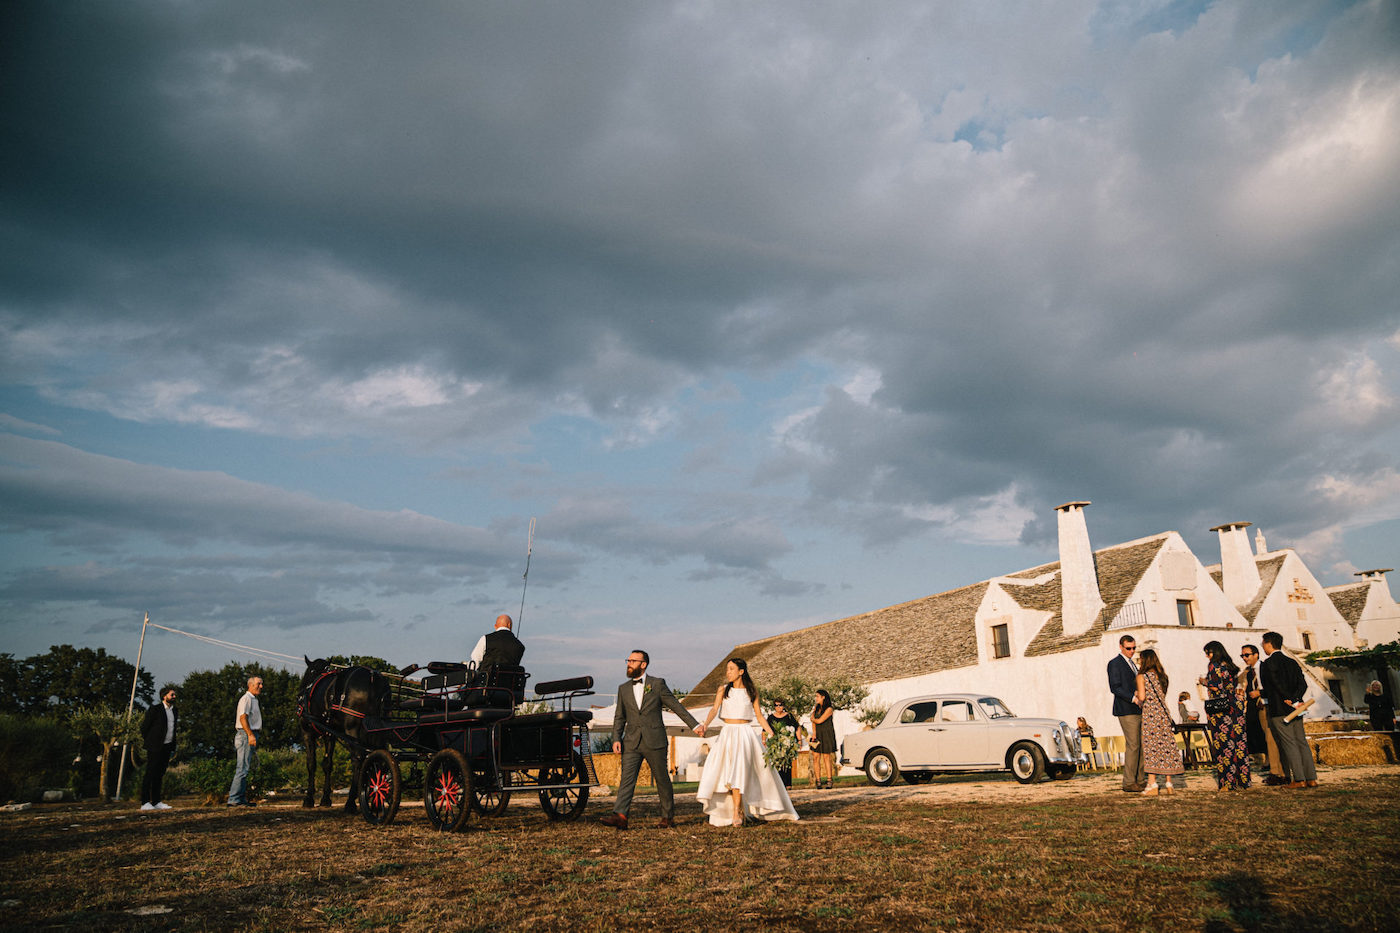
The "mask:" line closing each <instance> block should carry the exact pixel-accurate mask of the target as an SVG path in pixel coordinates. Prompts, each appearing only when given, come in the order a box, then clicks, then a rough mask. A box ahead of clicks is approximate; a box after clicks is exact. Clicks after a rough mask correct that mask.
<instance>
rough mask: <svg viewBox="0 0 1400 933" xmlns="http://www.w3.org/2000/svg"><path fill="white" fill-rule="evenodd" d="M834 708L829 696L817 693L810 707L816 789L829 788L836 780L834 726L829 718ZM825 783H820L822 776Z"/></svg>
mask: <svg viewBox="0 0 1400 933" xmlns="http://www.w3.org/2000/svg"><path fill="white" fill-rule="evenodd" d="M835 715H836V708H835V707H834V706H832V705H831V694H829V693H827V692H826V691H825V690H818V691H817V703H816V705H815V706H813V707H812V752H813V753H814V754H815V755H816V761H817V768H816V771H815V772H814V773H813V774H812V780H813V781H814V782H815V784H816V786H817V787H831V786H832V784H833V782H834V781H835V780H836V724H835V723H834V722H832V721H831V717H833V716H835ZM823 774H825V775H826V783H825V784H823V783H822V775H823Z"/></svg>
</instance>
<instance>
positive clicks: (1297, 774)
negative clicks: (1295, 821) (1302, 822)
mask: <svg viewBox="0 0 1400 933" xmlns="http://www.w3.org/2000/svg"><path fill="white" fill-rule="evenodd" d="M1262 641H1263V643H1264V654H1265V656H1267V657H1268V660H1267V661H1265V662H1264V676H1263V680H1264V698H1265V699H1266V700H1268V701H1269V729H1270V730H1271V731H1272V732H1273V733H1274V741H1275V742H1277V743H1278V751H1279V757H1280V758H1282V759H1283V764H1282V767H1283V777H1285V778H1287V779H1288V786H1289V787H1316V786H1317V768H1316V767H1314V766H1313V757H1312V749H1311V748H1309V747H1308V736H1307V734H1306V733H1305V732H1304V731H1303V718H1302V716H1295V717H1294V718H1293V720H1292V721H1291V722H1290V721H1288V716H1289V714H1290V713H1292V712H1294V710H1295V709H1296V707H1298V706H1301V705H1302V703H1303V696H1304V694H1306V693H1307V692H1308V681H1307V679H1306V678H1305V677H1304V676H1303V668H1302V667H1301V666H1299V664H1298V662H1297V661H1295V660H1293V659H1292V658H1290V657H1289V656H1288V655H1287V654H1285V653H1284V651H1283V636H1282V635H1280V634H1279V633H1278V632H1266V633H1265V634H1264V638H1263V639H1262Z"/></svg>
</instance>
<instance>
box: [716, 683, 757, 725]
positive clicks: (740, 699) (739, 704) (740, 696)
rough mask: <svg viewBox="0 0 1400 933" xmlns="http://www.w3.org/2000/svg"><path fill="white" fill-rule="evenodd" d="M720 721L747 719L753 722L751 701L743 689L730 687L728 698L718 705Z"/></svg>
mask: <svg viewBox="0 0 1400 933" xmlns="http://www.w3.org/2000/svg"><path fill="white" fill-rule="evenodd" d="M719 716H720V718H721V719H747V720H749V721H750V722H752V721H753V700H751V699H750V698H749V692H748V691H747V690H745V689H744V688H743V687H730V688H729V696H727V697H725V698H724V701H723V702H721V703H720V705H719Z"/></svg>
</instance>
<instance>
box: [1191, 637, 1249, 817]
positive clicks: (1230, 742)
mask: <svg viewBox="0 0 1400 933" xmlns="http://www.w3.org/2000/svg"><path fill="white" fill-rule="evenodd" d="M1205 654H1206V659H1207V660H1206V675H1205V676H1204V677H1202V678H1200V679H1199V680H1198V681H1197V683H1199V684H1201V685H1202V686H1204V687H1205V688H1206V690H1207V691H1208V693H1209V695H1210V699H1209V700H1208V701H1207V702H1206V728H1207V729H1209V730H1210V744H1211V748H1212V749H1213V750H1214V752H1215V788H1216V790H1244V789H1245V788H1246V787H1248V786H1249V737H1248V735H1247V734H1246V732H1245V719H1244V716H1245V713H1244V706H1243V704H1241V703H1240V696H1239V693H1238V686H1239V673H1240V669H1239V665H1237V664H1235V662H1234V661H1233V660H1231V658H1230V652H1228V651H1226V650H1225V646H1224V645H1222V644H1221V643H1220V642H1218V641H1210V642H1206V647H1205ZM1221 706H1223V707H1224V708H1223V709H1217V710H1216V711H1212V707H1221Z"/></svg>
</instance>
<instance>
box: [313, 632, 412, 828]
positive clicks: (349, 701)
mask: <svg viewBox="0 0 1400 933" xmlns="http://www.w3.org/2000/svg"><path fill="white" fill-rule="evenodd" d="M388 696H389V680H388V678H387V677H385V676H384V675H383V674H381V673H380V672H379V671H375V670H371V669H370V668H368V667H360V666H353V667H344V666H342V665H339V664H333V663H331V662H329V661H326V660H325V659H322V658H318V659H317V660H315V661H312V660H311V659H310V658H306V673H305V674H304V675H303V676H302V678H301V692H300V693H299V694H298V697H297V717H298V718H299V719H300V720H301V740H302V744H303V745H304V746H305V747H306V796H305V797H303V798H302V801H301V805H302V806H303V807H308V808H309V807H314V806H315V805H316V745H317V743H318V742H319V743H321V744H322V746H323V752H322V755H321V774H322V779H323V780H322V789H321V806H323V807H329V806H330V805H331V754H332V752H334V751H335V743H336V740H337V739H339V740H340V741H341V744H343V745H344V746H345V749H346V751H348V752H349V753H350V796H349V799H347V800H346V801H345V812H347V813H354V812H355V811H356V810H357V809H358V806H359V805H358V802H357V801H358V798H359V791H360V766H361V765H362V764H364V760H365V755H366V754H367V753H368V752H369V751H370V750H371V749H373V748H375V747H377V746H378V744H379V743H378V742H377V740H376V739H375V737H373V736H372V735H370V733H369V731H368V730H367V729H366V728H365V718H366V717H374V718H379V717H380V716H382V715H383V710H384V704H385V702H386V700H387V699H388Z"/></svg>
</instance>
